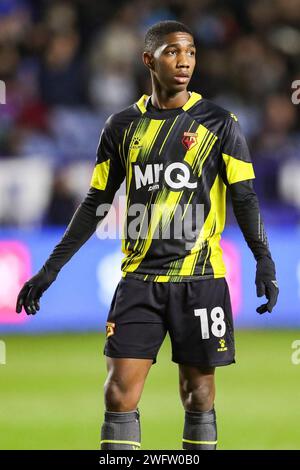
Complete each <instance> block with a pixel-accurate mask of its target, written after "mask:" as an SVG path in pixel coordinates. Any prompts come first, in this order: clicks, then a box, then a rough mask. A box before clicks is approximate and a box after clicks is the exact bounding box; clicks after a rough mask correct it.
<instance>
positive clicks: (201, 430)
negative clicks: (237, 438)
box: [179, 364, 217, 450]
mask: <svg viewBox="0 0 300 470" xmlns="http://www.w3.org/2000/svg"><path fill="white" fill-rule="evenodd" d="M214 373H215V368H214V367H200V366H190V365H185V364H179V391H180V397H181V401H182V405H183V408H184V410H185V421H184V430H183V439H182V447H183V449H192V450H214V449H216V444H217V425H216V415H215V410H214V400H215V380H214Z"/></svg>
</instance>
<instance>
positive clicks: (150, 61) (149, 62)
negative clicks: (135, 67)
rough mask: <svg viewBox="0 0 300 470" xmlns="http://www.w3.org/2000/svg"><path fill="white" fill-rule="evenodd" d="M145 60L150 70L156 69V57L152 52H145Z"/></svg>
mask: <svg viewBox="0 0 300 470" xmlns="http://www.w3.org/2000/svg"><path fill="white" fill-rule="evenodd" d="M143 62H144V65H145V66H146V67H147V68H148V69H149V70H154V58H153V55H152V54H151V52H143Z"/></svg>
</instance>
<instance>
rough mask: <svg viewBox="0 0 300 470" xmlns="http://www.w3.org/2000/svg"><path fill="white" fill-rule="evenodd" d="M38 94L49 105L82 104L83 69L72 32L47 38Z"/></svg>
mask: <svg viewBox="0 0 300 470" xmlns="http://www.w3.org/2000/svg"><path fill="white" fill-rule="evenodd" d="M40 87H41V95H42V98H43V100H44V102H45V103H47V104H48V105H57V104H63V105H68V106H74V105H78V104H83V103H84V70H83V64H82V62H81V60H80V57H79V37H78V34H77V33H76V32H75V31H70V32H61V33H56V34H55V35H53V36H52V37H51V39H50V42H49V45H48V48H47V50H46V53H45V56H44V60H43V62H42V64H41V74H40Z"/></svg>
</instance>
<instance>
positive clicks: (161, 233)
mask: <svg viewBox="0 0 300 470" xmlns="http://www.w3.org/2000/svg"><path fill="white" fill-rule="evenodd" d="M254 177H255V176H254V171H253V166H252V163H251V158H250V155H249V151H248V147H247V144H246V141H245V138H244V136H243V134H242V132H241V129H240V126H239V123H238V121H237V118H236V117H235V115H234V114H233V113H230V112H229V111H227V110H225V109H223V108H221V107H220V106H217V105H216V104H214V103H212V102H211V101H209V100H207V99H204V98H203V97H202V96H201V95H200V94H198V93H196V92H190V97H189V99H188V101H187V102H186V103H185V105H184V106H182V107H180V108H173V109H158V108H156V107H154V106H153V105H152V103H151V97H150V96H147V95H143V96H142V97H141V98H140V99H139V100H138V101H137V102H136V103H134V104H133V105H132V106H130V107H128V108H126V109H125V110H123V111H121V112H120V113H117V114H113V115H112V116H111V117H110V118H109V119H108V120H107V122H106V124H105V127H104V129H103V131H102V133H101V136H100V141H99V145H98V150H97V160H96V165H95V168H94V172H93V175H92V180H91V187H93V188H96V189H98V190H101V191H110V192H111V191H113V192H115V191H116V190H117V189H118V188H119V186H120V184H121V183H122V181H123V180H124V179H125V178H126V196H127V211H126V221H125V226H124V237H123V240H122V251H123V253H124V255H125V256H124V259H123V261H122V271H123V276H136V277H138V278H141V279H144V280H154V281H161V282H170V281H185V280H191V279H205V278H219V277H224V276H225V273H226V271H225V266H224V262H223V259H222V250H221V247H220V238H221V233H222V231H223V229H224V225H225V214H226V188H227V186H229V185H232V184H233V183H237V182H240V181H245V180H249V179H253V178H254Z"/></svg>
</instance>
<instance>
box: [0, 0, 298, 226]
mask: <svg viewBox="0 0 300 470" xmlns="http://www.w3.org/2000/svg"><path fill="white" fill-rule="evenodd" d="M164 19H174V20H179V21H182V22H184V23H186V24H187V25H188V26H189V27H190V28H191V29H192V30H193V31H194V35H195V39H196V45H197V69H196V71H195V74H194V77H193V79H192V82H191V84H190V86H189V89H190V90H195V91H197V92H200V93H201V94H202V95H203V96H204V97H206V98H208V99H211V100H213V101H215V102H216V103H218V104H220V105H221V106H223V107H225V108H227V109H229V110H230V111H232V112H234V113H235V114H237V116H238V117H239V121H240V123H241V126H242V128H243V131H244V133H245V135H246V137H247V140H248V143H249V146H250V149H251V154H252V158H253V161H254V165H255V172H256V176H257V178H256V182H255V185H256V190H257V193H258V195H259V197H260V201H261V205H262V206H263V214H264V217H265V219H266V220H267V222H271V223H298V222H300V125H299V124H300V113H299V109H300V105H298V106H297V104H294V103H293V102H292V93H293V90H292V83H293V82H294V81H295V80H297V79H298V80H299V79H300V0H227V1H226V2H225V1H217V0H184V1H182V0H131V1H128V0H127V1H121V0H113V1H110V2H109V1H99V0H73V1H71V0H69V1H67V0H65V1H55V0H54V1H50V0H49V1H46V0H40V1H34V0H0V80H2V81H4V83H5V86H6V104H0V123H1V125H0V221H1V223H2V224H6V225H9V224H58V225H60V224H63V225H64V224H65V223H67V222H68V221H69V219H70V216H71V215H72V213H73V212H74V209H75V207H76V206H77V204H78V202H79V201H80V200H81V198H82V196H83V195H84V194H85V192H86V190H87V188H88V184H89V179H90V175H91V169H92V167H93V164H94V160H95V151H96V147H97V142H98V139H99V133H100V131H101V128H102V126H103V123H104V121H105V119H106V118H107V117H108V116H109V115H110V114H112V113H114V112H118V111H120V110H121V109H123V108H125V107H126V106H128V105H129V104H131V103H133V102H134V101H136V100H137V99H138V98H139V97H140V96H141V95H142V94H143V93H150V91H151V88H150V77H149V73H148V71H147V69H146V68H145V66H144V65H143V63H142V60H141V53H142V50H143V39H144V34H145V32H146V30H147V29H148V28H149V27H150V26H151V25H152V24H153V23H155V22H157V21H159V20H164ZM299 96H300V93H299ZM12 208H14V210H12Z"/></svg>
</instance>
